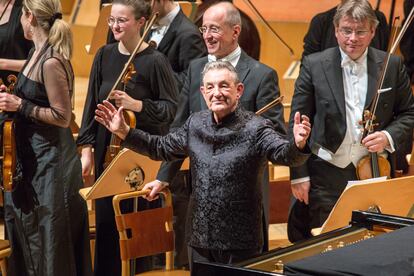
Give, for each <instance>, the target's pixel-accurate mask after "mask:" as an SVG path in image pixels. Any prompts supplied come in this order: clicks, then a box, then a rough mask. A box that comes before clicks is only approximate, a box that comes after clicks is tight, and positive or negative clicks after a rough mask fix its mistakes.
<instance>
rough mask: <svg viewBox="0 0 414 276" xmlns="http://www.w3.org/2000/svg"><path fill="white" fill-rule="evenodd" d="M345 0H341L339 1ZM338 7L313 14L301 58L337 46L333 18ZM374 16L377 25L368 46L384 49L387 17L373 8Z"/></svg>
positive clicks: (385, 45)
mask: <svg viewBox="0 0 414 276" xmlns="http://www.w3.org/2000/svg"><path fill="white" fill-rule="evenodd" d="M344 1H347V0H341V3H343V2H344ZM337 8H338V7H337V6H336V7H333V8H332V9H329V10H327V11H324V12H321V13H318V14H317V15H315V16H314V17H313V18H312V20H311V22H310V25H309V29H308V32H307V33H306V35H305V37H304V39H303V53H302V59H303V58H304V57H305V56H307V55H310V54H312V53H316V52H321V51H323V50H325V49H327V48H331V47H335V46H338V42H337V39H336V37H335V26H334V24H333V19H334V16H335V13H336V9H337ZM374 12H375V16H376V18H377V20H378V25H377V27H376V29H375V36H374V38H373V39H372V41H371V44H370V46H371V47H374V48H376V49H380V50H383V51H386V50H387V49H388V41H389V37H390V31H389V30H390V29H389V28H388V24H387V19H386V18H385V15H384V13H382V12H381V11H379V10H375V11H374Z"/></svg>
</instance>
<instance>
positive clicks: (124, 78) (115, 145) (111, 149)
mask: <svg viewBox="0 0 414 276" xmlns="http://www.w3.org/2000/svg"><path fill="white" fill-rule="evenodd" d="M157 17H158V13H154V14H152V16H151V18H150V20H149V21H148V24H147V25H146V26H145V29H144V32H143V34H142V36H141V39H140V40H139V41H138V44H137V46H136V47H135V49H134V51H133V52H132V53H131V56H130V57H129V59H128V61H127V62H126V63H125V66H124V69H123V70H122V72H121V74H120V75H119V77H118V79H117V81H116V82H115V84H114V86H113V87H112V89H111V92H110V93H109V94H108V97H107V98H106V100H109V99H110V98H111V96H112V93H113V91H114V90H117V88H118V87H119V86H120V85H121V84H122V85H123V89H122V90H123V91H125V90H126V85H127V83H128V82H129V81H130V80H131V78H132V75H134V74H135V73H136V70H135V67H134V64H133V61H134V59H135V56H136V54H137V53H138V51H139V49H140V48H141V46H142V44H143V43H144V38H145V37H147V35H148V32H149V31H150V30H151V27H152V25H154V22H155V20H156V19H157ZM123 114H124V117H125V122H126V123H127V124H128V125H129V127H131V128H135V127H136V118H135V114H134V112H132V111H130V110H125V109H124V111H123ZM120 151H121V139H120V138H119V137H118V136H116V135H114V134H111V141H110V144H109V146H108V147H107V150H106V154H105V161H104V165H103V167H104V168H106V167H108V165H109V164H110V163H111V162H112V160H113V159H114V158H115V156H116V155H117V154H118V153H119V152H120Z"/></svg>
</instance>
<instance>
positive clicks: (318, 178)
mask: <svg viewBox="0 0 414 276" xmlns="http://www.w3.org/2000/svg"><path fill="white" fill-rule="evenodd" d="M333 24H334V26H335V36H336V38H337V41H338V45H339V47H333V48H329V49H326V50H325V51H323V52H319V53H314V54H312V55H309V56H306V57H304V59H303V62H302V67H301V70H300V73H299V77H298V79H297V81H296V84H295V92H294V95H293V99H292V112H291V118H290V125H292V124H293V115H292V114H295V113H296V112H297V111H299V112H300V113H301V114H304V115H306V116H308V117H309V118H310V120H311V123H312V125H313V126H314V128H313V131H312V133H311V137H310V138H309V144H310V147H311V151H312V155H311V157H310V158H309V159H308V161H307V163H306V164H305V165H303V166H301V167H298V168H291V180H292V192H293V195H294V196H295V197H296V199H297V200H298V201H300V202H304V203H305V204H307V205H309V215H310V222H309V230H310V229H312V228H316V227H320V226H321V225H322V224H323V223H324V221H325V220H326V218H327V217H328V215H329V213H330V211H331V210H332V208H333V206H334V205H335V203H336V201H337V199H338V198H339V196H340V195H341V193H342V191H343V190H344V189H345V186H346V184H347V182H348V181H349V180H356V179H357V172H356V169H357V167H358V161H359V160H360V159H362V158H363V157H364V156H366V155H368V154H369V153H370V152H375V153H379V154H380V155H384V156H388V157H390V156H391V155H392V154H393V152H395V150H396V149H398V147H399V146H400V145H401V144H402V143H403V142H404V139H405V138H406V137H407V136H408V135H409V133H410V132H412V131H413V126H414V99H413V95H412V91H411V87H410V81H409V77H408V75H407V73H406V70H405V67H404V65H403V63H402V60H401V59H400V58H399V57H397V56H391V58H390V61H389V64H388V69H387V70H386V72H385V75H384V82H383V85H382V86H378V84H377V83H378V82H379V79H380V75H381V70H382V67H383V66H384V64H385V61H386V56H387V53H386V52H383V51H380V50H377V49H374V48H372V47H369V45H370V43H371V40H372V39H373V37H374V35H375V30H376V27H377V24H378V21H377V19H376V16H375V13H374V11H373V9H372V7H371V5H370V4H369V2H368V1H366V0H362V1H361V0H349V1H343V2H342V3H341V4H340V5H339V7H338V9H337V11H336V14H335V17H334V22H333ZM378 87H379V88H382V89H381V90H379V91H380V94H378V97H379V98H378V99H379V100H378V105H377V108H376V113H375V118H376V119H375V123H377V124H378V125H376V126H375V129H374V131H373V132H372V133H370V134H368V135H367V136H366V137H364V138H363V139H362V140H361V138H362V131H361V129H362V126H361V125H360V121H361V120H362V119H363V112H364V110H366V109H369V108H370V107H371V105H372V103H373V99H374V98H375V96H376V94H377V88H378ZM296 206H297V205H294V207H293V208H295V207H296ZM291 212H294V210H291ZM299 220H300V218H298V221H299ZM290 223H292V224H294V223H295V222H294V221H290ZM302 234H303V235H304V236H303V237H302V238H303V239H304V238H307V237H309V236H310V233H302ZM300 239H301V238H300V237H295V240H300Z"/></svg>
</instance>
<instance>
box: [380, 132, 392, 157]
mask: <svg viewBox="0 0 414 276" xmlns="http://www.w3.org/2000/svg"><path fill="white" fill-rule="evenodd" d="M381 132H382V133H384V134H385V136H387V138H388V142H389V144H390V145H389V146H386V147H385V149H386V150H387V151H388V152H389V153H393V152H394V151H395V147H394V140H392V137H391V135H390V134H389V133H388V131H386V130H381Z"/></svg>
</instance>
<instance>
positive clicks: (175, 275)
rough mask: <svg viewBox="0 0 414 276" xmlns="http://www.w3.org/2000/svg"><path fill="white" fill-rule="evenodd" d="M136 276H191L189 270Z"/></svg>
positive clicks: (154, 272)
mask: <svg viewBox="0 0 414 276" xmlns="http://www.w3.org/2000/svg"><path fill="white" fill-rule="evenodd" d="M136 276H190V271H188V270H170V271H167V270H153V271H148V272H144V273H140V274H137V275H136Z"/></svg>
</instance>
